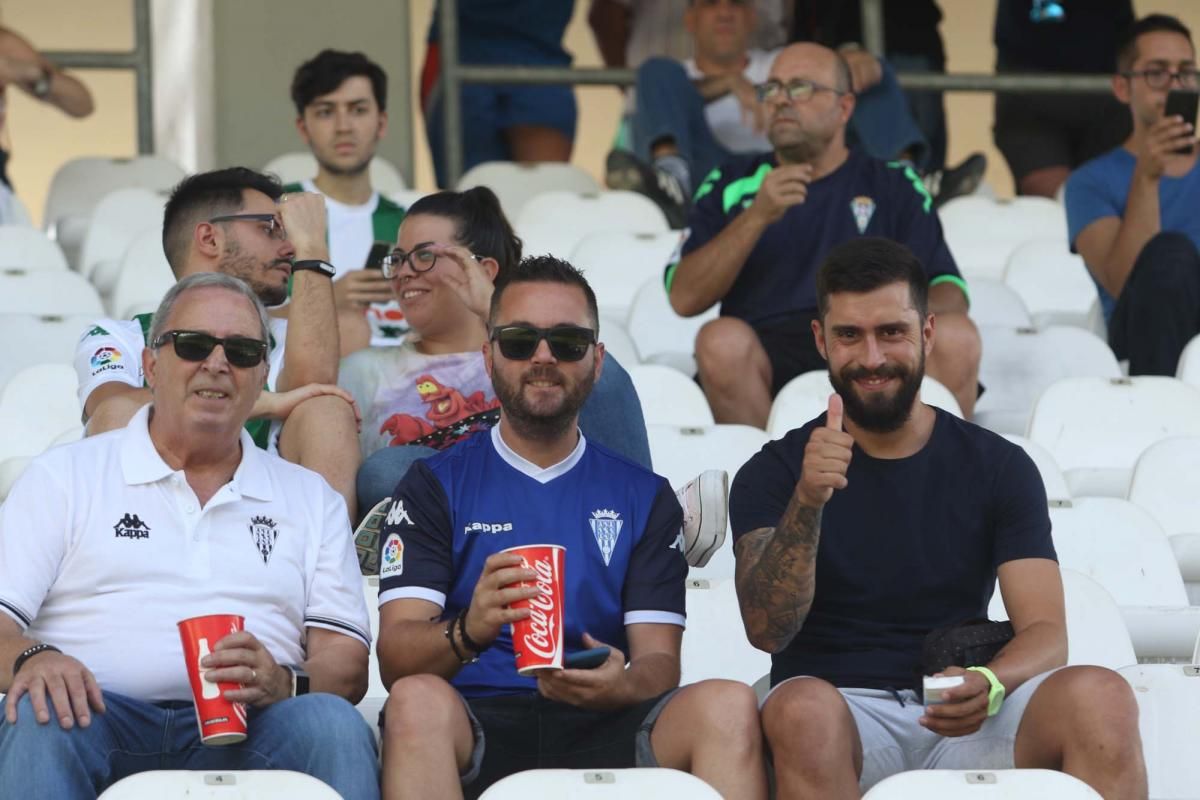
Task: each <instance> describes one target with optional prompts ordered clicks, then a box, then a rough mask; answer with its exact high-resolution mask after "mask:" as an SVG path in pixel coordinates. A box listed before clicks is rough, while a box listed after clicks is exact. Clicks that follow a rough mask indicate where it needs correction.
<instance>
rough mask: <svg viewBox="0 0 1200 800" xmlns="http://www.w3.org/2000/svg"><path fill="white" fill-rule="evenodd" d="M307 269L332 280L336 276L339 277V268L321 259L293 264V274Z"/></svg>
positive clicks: (308, 259)
mask: <svg viewBox="0 0 1200 800" xmlns="http://www.w3.org/2000/svg"><path fill="white" fill-rule="evenodd" d="M306 269H307V270H312V271H313V272H319V273H321V274H322V275H324V276H325V277H326V278H332V277H333V276H334V275H337V267H335V266H333V264H330V263H329V262H328V261H322V260H321V259H319V258H305V259H301V260H300V261H293V262H292V272H301V271H302V270H306Z"/></svg>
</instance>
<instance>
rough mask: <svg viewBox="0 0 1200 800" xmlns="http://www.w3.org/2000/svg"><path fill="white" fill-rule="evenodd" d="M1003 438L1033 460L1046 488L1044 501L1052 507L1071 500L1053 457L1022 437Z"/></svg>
mask: <svg viewBox="0 0 1200 800" xmlns="http://www.w3.org/2000/svg"><path fill="white" fill-rule="evenodd" d="M1004 438H1005V439H1008V440H1009V441H1010V442H1012V443H1013V444H1015V445H1019V446H1020V447H1021V449H1022V450H1024V451H1025V453H1026V455H1028V456H1029V457H1030V458H1031V459H1033V464H1034V466H1036V467H1037V469H1038V473H1040V474H1041V476H1042V483H1043V484H1045V486H1046V500H1047V501H1048V502H1049V503H1050V504H1051V505H1052V506H1053V505H1054V504H1055V503H1062V502H1064V501H1067V500H1070V499H1071V489H1070V487H1069V486H1067V479H1066V478H1064V477H1063V474H1062V470H1061V469H1059V468H1058V462H1057V461H1055V460H1054V456H1052V455H1050V451H1048V450H1047V449H1046V448H1044V447H1042V446H1041V445H1040V444H1037V443H1036V442H1031V441H1029V440H1028V439H1026V438H1025V437H1024V436H1017V435H1015V434H1011V433H1006V434H1004Z"/></svg>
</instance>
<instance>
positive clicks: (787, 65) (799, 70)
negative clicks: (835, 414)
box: [665, 43, 980, 428]
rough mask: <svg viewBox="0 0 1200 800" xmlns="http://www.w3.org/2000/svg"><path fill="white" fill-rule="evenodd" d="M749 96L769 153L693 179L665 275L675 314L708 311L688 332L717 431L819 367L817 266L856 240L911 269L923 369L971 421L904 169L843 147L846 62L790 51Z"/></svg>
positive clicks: (924, 206) (924, 212)
mask: <svg viewBox="0 0 1200 800" xmlns="http://www.w3.org/2000/svg"><path fill="white" fill-rule="evenodd" d="M758 96H759V98H760V100H761V103H762V106H763V108H762V111H763V116H764V119H765V122H766V125H767V135H768V136H769V137H770V139H771V143H772V145H773V146H774V148H775V150H774V152H771V153H766V154H763V155H756V156H745V157H742V158H738V159H734V160H732V161H729V162H727V163H725V164H722V165H721V166H720V167H718V168H717V169H716V170H714V171H713V173H712V174H711V175H709V177H708V178H706V179H705V181H704V183H702V184H701V185H700V188H699V189H697V191H696V197H695V206H694V208H693V209H692V212H691V214H690V216H689V218H688V235H687V237H686V238H685V239H684V241H683V244H682V246H681V252H680V254H679V256H678V257H676V258H675V259H673V263H671V264H670V265H669V266H668V267H667V270H666V275H665V283H666V288H667V292H668V294H669V297H670V301H671V305H672V307H674V309H675V310H676V311H677V312H678V313H680V314H682V315H684V316H695V315H697V314H701V313H703V312H704V311H706V310H707V309H709V308H710V307H712V306H713V304H715V303H720V304H721V317H720V318H719V319H716V320H713V321H711V322H709V323H707V324H706V325H705V326H704V327H703V328H701V330H700V333H699V334H698V335H697V337H696V362H697V365H698V366H699V376H698V377H699V381H700V384H701V386H702V387H703V389H704V392H705V394H706V395H707V396H708V401H709V404H710V405H711V406H712V409H713V415H714V417H715V418H716V420H717V422H720V423H742V424H746V425H754V426H755V427H759V428H765V427H766V424H767V417H768V415H769V413H770V410H771V402H772V400H773V398H774V397H775V395H776V394H777V393H778V392H779V390H780V389H781V388H782V387H783V386H784V384H786V383H787V382H788V381H789V380H791V379H792V378H794V377H796V376H797V375H800V374H801V373H804V372H809V371H812V370H821V369H824V361H823V360H822V359H821V356H820V354H819V353H818V352H817V350H816V346H815V344H814V343H813V337H812V328H811V324H812V321H813V319H815V318H816V313H817V302H816V287H815V283H814V279H815V275H816V270H817V266H818V265H819V264H820V263H821V260H822V259H823V258H824V257H825V254H826V253H828V252H829V250H831V249H832V248H833V247H835V246H836V245H838V244H840V243H842V242H844V241H847V240H849V239H853V238H856V237H861V236H883V237H886V238H890V239H894V240H896V241H898V242H901V243H902V244H905V245H907V246H908V247H909V248H910V249H911V250H912V251H913V252H914V253H916V255H917V257H918V258H919V259H920V260H921V263H922V265H923V266H924V268H925V270H926V273H927V274H928V275H929V278H930V283H931V287H932V288H931V289H930V308H931V310H932V311H933V312H934V314H936V317H937V328H938V339H937V345H936V346H935V347H934V350H933V353H932V354H931V355H930V357H929V374H930V375H932V376H933V377H934V378H936V379H938V380H939V381H941V382H942V383H944V384H945V385H946V386H947V387H948V388H949V389H950V390H951V391H952V392H953V393H954V395H955V397H956V398H957V400H958V402H959V405H960V406H961V407H962V410H963V412H964V413H965V414H966V415H968V416H970V414H971V412H972V410H973V408H974V405H975V398H976V395H977V392H978V381H977V376H978V372H979V356H980V342H979V333H978V331H977V330H976V329H975V326H974V324H973V323H972V322H971V320H970V319H968V317H967V302H968V299H967V287H966V283H965V282H964V281H963V279H962V277H961V276H960V275H959V272H958V267H957V266H956V265H955V263H954V259H953V257H952V256H951V255H950V251H949V250H948V249H947V247H946V243H945V241H944V240H943V238H942V227H941V224H940V223H939V221H938V218H937V214H936V212H935V211H934V210H933V199H932V198H931V197H930V195H929V193H928V191H926V189H925V186H924V184H923V183H922V182H921V178H920V176H919V175H918V174H917V173H916V171H915V170H913V169H912V168H911V167H908V166H905V165H903V164H898V163H885V162H882V161H878V160H875V159H873V158H871V157H870V156H868V155H866V154H864V153H862V152H860V151H858V150H851V149H849V148H847V146H846V142H845V133H846V123H847V121H848V120H849V119H850V116H851V114H852V113H853V112H854V105H855V97H854V94H853V93H852V92H851V91H850V71H849V68H848V67H847V65H846V62H845V61H844V60H843V59H842V58H841V56H839V55H838V54H837V53H835V52H834V51H832V50H830V49H828V48H826V47H822V46H820V45H815V44H811V43H803V44H794V45H790V46H789V47H787V48H786V49H785V50H783V51H782V52H781V53H780V54H779V56H778V57H777V58H776V59H775V63H774V65H773V66H772V67H771V74H770V77H769V79H768V80H767V81H766V82H765V83H763V84H761V85H760V86H759V87H758Z"/></svg>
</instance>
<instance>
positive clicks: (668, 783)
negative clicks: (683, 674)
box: [479, 768, 720, 800]
mask: <svg viewBox="0 0 1200 800" xmlns="http://www.w3.org/2000/svg"><path fill="white" fill-rule="evenodd" d="M479 797H480V800H528V798H530V797H569V798H571V799H572V800H589V798H592V797H595V798H610V797H611V798H620V800H661V799H662V798H663V797H680V798H682V797H686V798H689V800H717V798H720V795H719V794H717V792H716V791H715V790H714V789H713V788H712V787H710V786H709V785H708V784H707V783H705V782H704V781H702V780H700V779H699V778H696V777H694V776H692V775H689V774H688V773H686V772H679V771H678V770H673V769H659V768H653V769H604V770H582V769H538V770H529V771H526V772H518V773H517V774H515V775H510V776H508V777H507V778H504V779H503V780H499V781H497V782H496V783H494V784H492V787H491V788H490V789H488V790H487V791H485V792H484V793H483V794H481V795H480V796H479Z"/></svg>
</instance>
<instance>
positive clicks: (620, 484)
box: [379, 256, 766, 799]
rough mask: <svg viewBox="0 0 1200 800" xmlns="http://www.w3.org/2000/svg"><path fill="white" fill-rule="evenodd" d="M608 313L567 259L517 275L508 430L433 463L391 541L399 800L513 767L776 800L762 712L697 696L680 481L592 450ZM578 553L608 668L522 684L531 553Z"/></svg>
mask: <svg viewBox="0 0 1200 800" xmlns="http://www.w3.org/2000/svg"><path fill="white" fill-rule="evenodd" d="M597 326H598V317H597V311H596V298H595V295H594V294H593V293H592V290H591V288H589V287H588V285H587V282H586V280H584V278H583V275H582V274H581V273H580V272H579V271H577V270H575V269H574V268H573V267H571V266H570V265H569V264H566V263H564V262H562V261H559V260H558V259H555V258H553V257H551V256H541V257H535V258H527V259H525V260H524V261H523V262H521V264H520V265H519V266H516V267H514V268H513V269H510V270H506V271H504V272H501V274H500V276H499V279H498V280H497V282H496V288H495V292H494V293H493V295H492V302H491V314H490V320H489V325H488V327H489V340H488V343H487V344H486V345H484V351H483V354H484V363H485V366H486V368H487V370H488V374H489V375H490V376H491V378H492V383H493V384H494V387H495V390H496V397H497V398H498V399H499V401H500V422H499V424H497V425H496V426H495V427H493V428H492V429H491V430H489V431H485V432H482V433H478V434H476V435H474V436H473V437H471V438H469V439H467V440H466V441H464V442H461V443H460V444H458V445H455V446H454V447H452V448H450V449H449V450H445V451H442V452H441V453H439V454H437V455H435V456H431V457H430V458H428V459H426V460H424V461H418V462H417V463H416V464H414V465H413V467H412V468H411V469H410V470H409V471H408V473H407V474H406V475H405V476H404V478H403V479H401V481H400V483H399V485H397V487H396V490H395V492H394V493H393V494H392V497H393V499H394V502H393V503H392V507H391V510H390V512H389V514H388V518H387V522H386V523H385V525H384V527H383V529H382V531H381V532H380V541H381V547H380V550H381V552H380V571H379V576H380V582H379V602H380V631H379V666H380V672H381V674H382V676H383V679H384V681H385V683H388V684H390V685H391V691H390V695H389V697H388V702H387V705H386V707H385V709H384V712H385V718H386V722H385V724H384V737H383V738H384V761H383V773H384V777H383V787H384V796H385V797H387V798H399V797H437V798H443V797H446V798H451V797H457V796H461V794H460V793H461V792H462V791H464V790H465V792H466V793H467V794H468V795H470V796H475V795H477V794H478V793H479V792H481V791H482V790H484V789H486V788H487V787H488V785H490V784H491V783H492V782H494V781H496V780H498V779H500V778H502V777H504V776H505V775H508V774H511V773H513V772H519V771H521V770H525V769H538V768H574V769H585V768H620V767H634V766H651V767H653V766H662V767H669V768H673V769H679V770H685V771H689V772H692V773H693V774H695V775H696V776H697V777H700V778H701V779H703V780H705V781H707V782H708V783H709V784H710V785H712V786H713V787H714V788H716V789H717V790H718V791H719V792H720V793H721V794H722V796H724V797H739V798H741V797H745V798H752V799H753V798H765V797H766V775H765V773H764V770H763V760H762V743H761V731H760V729H759V724H758V713H757V707H756V699H755V696H754V692H753V690H751V688H750V687H749V686H747V685H745V684H741V683H736V682H732V681H705V682H702V683H698V684H694V685H691V686H686V687H683V688H679V671H680V666H679V654H680V642H681V639H682V634H683V625H684V580H685V578H686V577H687V563H686V561H685V560H684V555H683V546H684V539H683V534H682V533H681V531H680V523H681V521H682V510H681V509H680V506H679V502H678V501H677V500H676V499H675V494H674V492H673V491H672V490H671V488H670V486H668V484H667V482H666V480H665V479H663V478H662V477H660V476H658V475H655V474H654V473H652V472H650V471H649V470H647V469H645V468H644V467H642V466H640V465H638V464H635V463H633V462H632V461H628V460H626V459H625V458H623V457H621V456H619V455H617V454H616V453H614V452H612V451H611V450H607V449H605V448H604V447H602V446H600V445H598V444H596V443H595V442H590V441H587V440H585V439H584V437H583V435H582V434H581V433H580V431H579V426H578V415H579V409H580V407H581V406H582V405H583V402H584V401H585V400H586V399H587V396H588V393H589V392H590V391H591V388H592V385H593V382H594V381H595V380H596V378H598V377H599V375H600V370H601V367H602V365H603V361H604V346H603V345H602V344H600V343H598V342H597V340H596V334H597ZM531 544H559V545H563V546H564V547H565V549H566V555H565V561H566V565H565V570H564V572H565V576H566V577H565V581H564V586H563V592H562V601H563V631H564V634H565V635H564V640H565V648H566V651H567V653H568V654H572V653H575V652H578V651H581V650H585V649H599V648H603V647H607V648H608V656H607V658H606V659H605V660H604V661H603V663H601V664H600V665H599V666H596V667H595V668H593V669H583V668H576V669H563V670H552V671H547V670H542V671H539V672H538V673H537V677H536V678H534V677H532V676H522V675H519V674H518V673H517V667H516V662H515V660H514V655H513V641H512V635H511V633H510V631H509V625H510V624H511V623H513V622H514V621H516V620H519V619H522V618H524V617H528V616H529V610H528V609H527V608H525V609H513V608H510V604H512V603H513V602H515V601H518V600H523V599H528V598H531V597H533V596H534V594H536V593H537V591H538V590H537V589H534V588H520V587H518V586H514V584H515V583H517V582H518V581H523V580H524V581H532V580H534V579H535V578H536V574H535V573H534V571H533V570H530V569H523V568H522V567H521V566H520V565H521V557H520V556H516V555H513V554H512V553H504V552H501V551H503V550H506V549H507V548H511V547H516V546H519V545H531Z"/></svg>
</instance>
